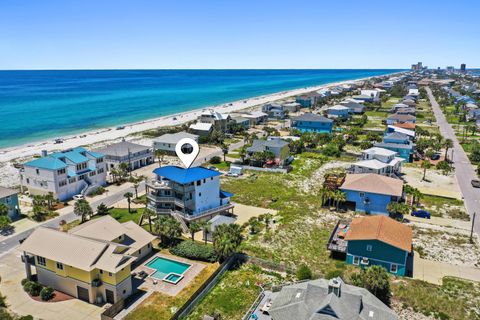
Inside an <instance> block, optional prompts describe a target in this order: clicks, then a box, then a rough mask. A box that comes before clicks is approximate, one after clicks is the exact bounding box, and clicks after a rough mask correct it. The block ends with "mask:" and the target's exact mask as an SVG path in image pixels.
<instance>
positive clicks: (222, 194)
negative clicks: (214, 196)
mask: <svg viewBox="0 0 480 320" xmlns="http://www.w3.org/2000/svg"><path fill="white" fill-rule="evenodd" d="M231 197H233V193H230V192H227V191H223V190H220V198H231Z"/></svg>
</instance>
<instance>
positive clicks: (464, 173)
mask: <svg viewBox="0 0 480 320" xmlns="http://www.w3.org/2000/svg"><path fill="white" fill-rule="evenodd" d="M426 90H427V93H428V97H429V99H430V103H431V104H432V109H433V113H434V115H435V118H436V119H437V124H438V126H439V127H440V133H441V134H442V136H443V137H444V138H446V139H452V141H453V151H454V153H453V154H454V156H453V162H454V163H453V166H454V167H455V176H456V178H457V181H458V185H459V186H460V191H461V192H462V195H463V198H464V201H465V207H466V208H467V211H468V213H469V214H470V216H471V217H472V216H473V214H474V212H477V213H479V214H480V189H479V188H473V187H472V185H471V180H472V179H474V178H476V177H477V174H476V172H475V169H474V167H473V166H472V164H471V163H470V160H469V159H468V157H467V155H466V154H465V151H463V148H462V146H461V145H460V143H459V141H458V139H457V137H456V135H455V132H454V131H453V128H452V126H451V125H450V124H449V123H448V122H447V119H446V118H445V115H444V114H443V112H442V110H441V109H440V106H439V105H438V103H437V100H435V97H434V96H433V94H432V91H431V90H430V88H428V87H427V88H426ZM474 230H475V232H476V233H477V234H480V216H477V217H476V219H475V226H474Z"/></svg>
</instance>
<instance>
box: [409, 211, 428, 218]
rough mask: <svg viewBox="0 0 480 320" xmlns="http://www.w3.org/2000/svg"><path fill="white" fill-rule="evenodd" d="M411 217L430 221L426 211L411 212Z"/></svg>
mask: <svg viewBox="0 0 480 320" xmlns="http://www.w3.org/2000/svg"><path fill="white" fill-rule="evenodd" d="M412 216H414V217H419V218H425V219H430V212H428V211H426V210H414V211H412Z"/></svg>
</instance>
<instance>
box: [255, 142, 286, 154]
mask: <svg viewBox="0 0 480 320" xmlns="http://www.w3.org/2000/svg"><path fill="white" fill-rule="evenodd" d="M285 146H288V142H287V141H285V140H282V139H272V140H253V143H252V146H251V147H249V148H248V149H247V150H248V151H249V152H262V151H264V150H265V147H270V148H283V147H285Z"/></svg>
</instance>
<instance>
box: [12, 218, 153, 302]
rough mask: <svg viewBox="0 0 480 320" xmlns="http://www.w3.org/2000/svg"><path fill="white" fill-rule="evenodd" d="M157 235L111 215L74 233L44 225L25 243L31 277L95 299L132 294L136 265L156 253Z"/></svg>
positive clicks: (116, 299)
mask: <svg viewBox="0 0 480 320" xmlns="http://www.w3.org/2000/svg"><path fill="white" fill-rule="evenodd" d="M154 238H155V237H154V236H152V235H151V234H149V233H148V232H147V231H145V230H144V229H142V228H141V227H140V226H138V225H136V224H135V223H134V222H132V221H129V222H126V223H119V222H118V221H116V220H115V219H113V218H112V217H110V216H105V217H102V218H99V219H95V220H92V221H89V222H87V223H85V224H82V225H80V226H78V227H76V228H74V229H72V230H70V232H68V233H66V232H62V231H58V230H55V229H50V228H46V227H39V228H37V229H35V231H34V232H33V233H32V234H31V235H30V236H29V237H28V238H27V239H26V240H25V241H24V242H23V243H22V245H21V246H20V250H21V251H22V252H23V255H22V261H23V262H24V263H25V270H26V274H27V278H30V277H31V275H32V270H31V267H32V266H35V271H36V274H37V279H38V282H39V283H41V284H43V285H46V286H50V287H52V288H54V289H56V290H58V291H61V292H64V293H66V294H68V295H71V296H73V297H76V298H78V299H81V300H84V301H87V302H90V303H103V302H107V303H115V302H117V301H119V300H120V299H125V298H126V297H128V296H129V295H131V294H132V290H133V286H132V278H131V274H130V273H131V269H132V268H131V267H132V264H133V263H135V262H136V261H138V260H139V259H141V258H143V257H145V256H146V255H147V254H149V253H150V252H151V251H152V243H151V242H152V241H153V239H154Z"/></svg>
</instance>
